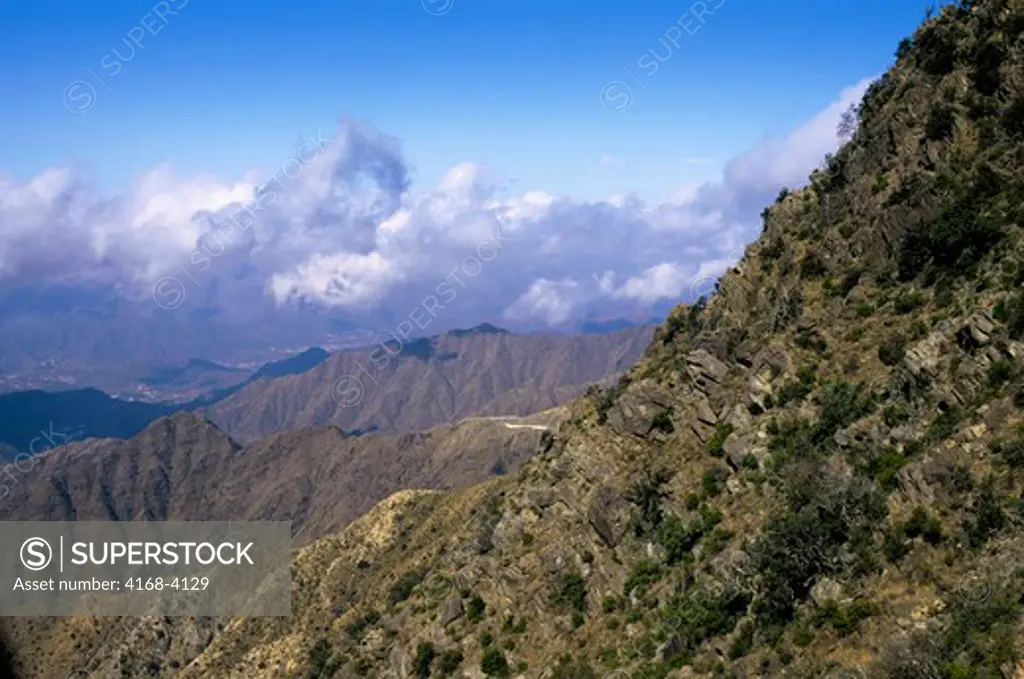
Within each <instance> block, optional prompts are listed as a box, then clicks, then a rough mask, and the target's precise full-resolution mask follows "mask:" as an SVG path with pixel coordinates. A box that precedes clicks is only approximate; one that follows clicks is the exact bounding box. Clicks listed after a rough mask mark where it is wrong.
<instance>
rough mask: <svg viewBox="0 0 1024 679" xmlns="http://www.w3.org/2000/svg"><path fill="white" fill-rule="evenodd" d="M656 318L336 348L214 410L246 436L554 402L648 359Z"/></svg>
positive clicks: (437, 418) (425, 423) (488, 329)
mask: <svg viewBox="0 0 1024 679" xmlns="http://www.w3.org/2000/svg"><path fill="white" fill-rule="evenodd" d="M652 333H653V327H650V326H645V327H638V328H630V329H626V330H620V331H617V332H613V333H609V334H605V335H539V334H538V335H515V334H512V333H509V332H506V331H503V330H501V329H499V328H495V327H494V326H478V327H477V328H475V329H472V330H469V331H458V332H450V333H446V334H444V335H440V336H435V337H431V338H421V339H416V340H413V341H411V342H409V343H406V344H404V345H399V344H398V343H397V342H395V343H392V344H386V345H377V346H373V347H367V348H364V349H354V350H350V351H343V352H339V353H336V354H334V355H332V356H331V357H330V358H329V359H327V360H326V361H324V362H323V363H322V364H320V365H318V366H317V367H316V368H314V369H313V370H310V371H307V372H303V373H300V374H296V375H291V376H288V377H283V378H280V379H274V380H269V381H268V380H259V381H255V382H252V383H250V384H248V385H246V386H245V387H243V388H242V389H240V390H238V391H237V392H236V393H234V394H232V395H231V396H229V397H227V398H225V399H223V400H220V401H218V402H217V403H215V404H214V405H212V406H211V407H209V408H208V409H206V410H205V411H204V412H205V413H206V415H207V416H208V417H209V418H210V419H211V420H212V421H213V422H216V423H217V424H218V425H220V426H221V427H222V428H223V429H224V430H225V431H228V432H230V433H231V435H232V436H234V437H236V438H237V439H238V440H241V441H252V440H256V439H259V438H262V437H264V436H266V435H267V434H270V433H272V432H275V431H282V430H286V429H294V428H296V427H308V426H315V425H323V424H331V425H334V426H337V427H341V428H342V429H345V430H349V431H350V430H355V429H361V430H365V429H376V430H380V431H422V430H425V429H429V428H431V427H434V426H436V425H438V424H441V423H444V422H452V421H455V420H458V419H461V418H464V417H468V416H470V415H523V414H527V413H531V412H537V411H539V410H544V409H546V408H551V407H553V406H555V405H558V404H559V403H563V402H565V401H566V400H568V399H570V398H572V397H573V396H575V395H577V394H579V393H581V392H582V391H583V390H584V389H585V388H586V387H587V386H588V385H590V384H592V383H594V382H598V381H600V380H602V379H605V378H607V377H608V376H610V375H614V374H617V373H620V372H622V371H624V370H626V369H627V368H629V367H630V366H631V365H633V363H635V362H636V361H637V359H639V358H640V356H641V355H642V354H643V352H644V349H645V348H646V347H647V345H648V343H649V342H650V338H651V335H652Z"/></svg>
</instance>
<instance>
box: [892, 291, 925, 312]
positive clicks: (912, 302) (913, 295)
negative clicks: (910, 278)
mask: <svg viewBox="0 0 1024 679" xmlns="http://www.w3.org/2000/svg"><path fill="white" fill-rule="evenodd" d="M924 303H925V297H924V295H923V294H922V293H920V292H904V293H901V294H900V295H899V296H898V297H896V299H894V300H893V302H892V308H893V311H895V312H896V313H898V314H900V315H901V316H902V315H904V314H909V313H910V312H911V311H913V310H914V309H917V308H918V307H921V306H924Z"/></svg>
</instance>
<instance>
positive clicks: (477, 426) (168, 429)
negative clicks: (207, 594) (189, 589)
mask: <svg viewBox="0 0 1024 679" xmlns="http://www.w3.org/2000/svg"><path fill="white" fill-rule="evenodd" d="M563 418H564V413H562V412H560V411H557V410H556V411H550V412H547V413H540V414H537V415H534V416H531V417H529V418H522V419H519V418H515V419H514V420H507V419H506V420H486V419H474V420H467V421H463V422H459V423H456V424H452V425H444V426H442V427H438V428H436V429H433V430H431V431H428V432H424V433H421V434H404V435H395V436H390V435H380V436H371V435H368V436H362V437H347V436H345V435H344V433H342V432H341V431H340V430H338V429H336V428H333V427H319V428H314V429H306V430H297V431H292V432H286V433H282V434H277V435H274V436H272V437H270V438H268V439H266V440H264V441H260V442H257V443H254V444H251V445H249V446H244V447H243V446H240V445H239V444H237V443H235V442H234V441H232V440H231V439H230V438H229V437H228V436H227V435H226V434H225V433H224V432H222V431H221V430H220V429H218V428H217V427H216V426H214V425H213V424H211V423H210V422H208V421H206V420H204V419H202V418H200V417H197V416H195V415H193V414H190V413H178V414H176V415H173V416H171V417H167V418H163V419H161V420H158V421H157V422H154V423H153V424H152V425H150V426H149V427H148V428H147V429H146V430H145V431H143V432H142V433H140V434H139V435H138V436H136V437H134V438H133V439H131V440H129V441H122V440H117V439H92V440H89V441H86V442H77V443H72V444H70V445H67V446H63V447H61V448H58V449H55V450H53V451H50V452H47V453H45V454H43V455H41V456H39V457H38V458H36V466H35V468H34V469H33V470H32V471H31V472H30V473H28V474H25V475H23V476H22V477H21V479H20V483H18V484H15V485H12V486H11V487H10V489H9V490H10V493H9V494H7V493H5V494H4V497H3V498H2V499H0V520H4V521H14V520H29V519H31V520H48V521H50V520H52V521H66V520H79V521H87V520H132V519H134V520H164V519H172V520H173V519H178V520H227V519H248V520H291V521H292V522H293V530H294V533H295V544H296V545H302V544H307V543H309V542H310V541H312V540H314V539H316V538H319V537H322V536H324V535H328V534H331V533H335V532H338V531H340V530H343V529H344V528H345V526H346V525H347V524H348V523H350V522H351V521H352V520H353V519H355V518H356V517H358V516H359V515H361V514H363V513H365V512H366V511H367V510H369V509H370V508H372V507H373V506H374V505H375V504H377V503H378V502H379V501H381V500H383V499H384V498H386V497H387V496H388V495H390V494H391V493H394V492H396V491H399V490H400V489H402V488H460V487H465V486H467V485H470V484H473V483H476V482H479V481H482V480H484V479H487V478H492V477H494V476H496V475H501V474H514V473H515V472H516V470H517V469H518V467H519V465H520V464H521V462H522V461H523V460H525V459H526V458H528V457H529V456H530V455H532V454H533V453H534V452H536V450H537V449H538V446H539V444H540V441H541V439H542V437H543V435H544V433H545V428H546V427H548V426H552V427H553V426H556V425H557V424H558V423H559V422H560V421H561V420H562V419H563ZM135 622H137V620H136V621H130V620H129V619H123V620H121V621H120V622H117V621H114V620H109V621H108V623H109V624H104V625H91V624H88V623H87V622H84V621H83V620H81V619H75V618H43V619H31V620H23V621H20V622H18V623H15V624H14V625H12V626H5V627H8V630H7V631H10V632H12V634H11V638H12V640H13V642H14V644H15V646H16V647H17V648H18V649H20V651H19V652H21V653H23V654H24V653H26V652H28V651H27V650H26V649H27V648H28V647H29V646H31V647H35V648H46V653H47V655H48V656H50V657H49V658H48V659H47V660H46V662H45V663H42V664H35V663H33V666H34V667H35V668H36V672H37V673H36V674H30V676H57V675H58V674H59V676H60V677H61V678H62V679H63V677H65V676H66V675H67V671H68V670H67V669H63V670H60V672H58V668H63V667H76V668H79V669H80V668H81V667H83V666H85V665H83V664H82V654H83V653H85V652H86V651H87V649H89V648H90V647H102V646H103V645H108V644H109V645H121V644H124V645H127V646H131V645H132V644H138V643H140V641H141V639H143V638H145V639H147V643H148V642H156V643H155V645H150V646H149V649H148V651H147V658H146V660H145V662H141V661H140V663H139V664H138V665H137V666H136V667H134V668H133V669H131V670H128V669H126V667H125V665H124V664H120V669H119V672H127V673H126V674H124V673H122V676H140V675H142V674H145V672H147V671H148V669H147V668H148V667H149V665H150V664H151V658H150V657H149V656H150V655H152V654H155V655H152V657H157V656H163V660H164V661H166V660H171V661H174V658H175V657H187V655H188V654H189V653H190V652H191V653H195V652H197V651H198V650H201V648H202V645H204V644H208V643H209V642H210V640H211V639H212V636H211V635H212V633H213V630H214V623H213V621H210V620H200V621H189V620H175V619H173V618H166V619H164V620H163V621H162V622H161V621H157V622H156V624H155V626H154V627H153V628H152V630H151V631H150V632H146V633H145V634H143V635H141V636H140V635H139V634H138V630H136V629H134V623H135ZM165 624H166V625H171V626H172V628H173V630H174V632H175V634H174V635H173V636H177V633H178V632H181V631H182V628H181V627H179V625H185V626H186V627H187V628H188V629H191V630H192V632H194V635H193V637H194V638H193V640H192V641H186V642H185V643H184V645H183V646H181V645H179V644H178V643H177V642H175V644H174V648H172V649H165V650H160V644H159V641H158V640H159V638H161V637H160V636H154V635H158V634H159V635H161V636H162V637H163V638H165V639H169V638H171V636H172V635H169V634H163V632H162V631H161V628H162V627H163V625H165ZM62 639H63V640H64V641H67V643H64V642H62V641H61V640H62ZM74 639H77V640H78V641H77V642H75V641H72V640H74ZM197 644H198V645H197ZM122 660H127V656H125V657H124V658H122V657H121V656H117V657H114V656H109V657H107V658H106V659H101V658H98V660H97V661H98V663H100V664H101V665H110V666H114V665H118V664H119V663H121V661H122ZM22 669H25V668H22ZM89 671H90V672H99V676H104V674H103V672H104V670H103V669H102V668H100V667H95V668H90V670H89ZM40 672H41V674H39V673H40ZM3 676H5V677H6V676H13V675H3Z"/></svg>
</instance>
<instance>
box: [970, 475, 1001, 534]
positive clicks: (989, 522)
mask: <svg viewBox="0 0 1024 679" xmlns="http://www.w3.org/2000/svg"><path fill="white" fill-rule="evenodd" d="M1005 524H1006V516H1005V515H1004V514H1003V509H1002V506H1001V504H1000V502H999V498H998V497H997V496H996V493H995V483H994V481H993V480H992V479H991V478H988V479H986V480H985V483H984V484H982V488H981V492H980V493H979V495H978V499H977V501H976V502H975V505H974V510H973V516H972V517H971V519H970V520H969V521H968V522H967V524H966V525H965V526H964V528H965V529H966V531H967V537H968V539H969V540H970V542H971V546H972V547H980V546H981V545H983V544H985V543H986V542H988V540H989V539H990V538H992V537H993V536H994V535H995V534H996V533H998V532H999V531H1001V530H1002V529H1003V526H1004V525H1005Z"/></svg>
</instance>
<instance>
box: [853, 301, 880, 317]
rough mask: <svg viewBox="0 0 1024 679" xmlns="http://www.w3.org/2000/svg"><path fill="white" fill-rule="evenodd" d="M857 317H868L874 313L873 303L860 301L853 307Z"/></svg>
mask: <svg viewBox="0 0 1024 679" xmlns="http://www.w3.org/2000/svg"><path fill="white" fill-rule="evenodd" d="M853 311H854V313H855V314H857V318H870V317H871V315H872V314H873V313H875V305H874V304H872V303H871V302H861V303H860V304H858V305H857V306H856V307H855V308H854V310H853Z"/></svg>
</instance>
